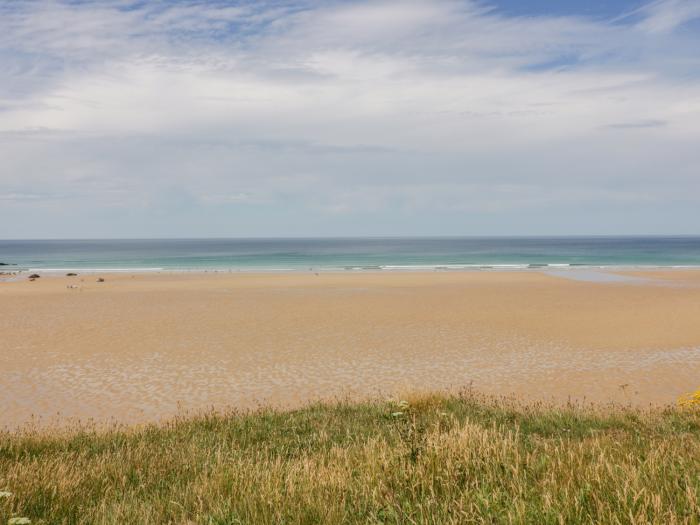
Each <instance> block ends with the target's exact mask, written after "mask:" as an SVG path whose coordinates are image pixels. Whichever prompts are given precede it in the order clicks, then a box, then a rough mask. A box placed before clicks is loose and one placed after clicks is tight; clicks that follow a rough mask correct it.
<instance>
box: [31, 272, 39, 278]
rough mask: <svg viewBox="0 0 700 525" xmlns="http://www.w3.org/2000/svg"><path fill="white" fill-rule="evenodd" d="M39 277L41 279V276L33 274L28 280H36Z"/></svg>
mask: <svg viewBox="0 0 700 525" xmlns="http://www.w3.org/2000/svg"><path fill="white" fill-rule="evenodd" d="M39 277H41V275H39V274H38V273H33V274H31V275H30V276H29V278H30V279H38V278H39Z"/></svg>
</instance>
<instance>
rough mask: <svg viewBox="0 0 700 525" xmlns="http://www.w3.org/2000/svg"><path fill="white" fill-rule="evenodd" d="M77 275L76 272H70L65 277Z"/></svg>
mask: <svg viewBox="0 0 700 525" xmlns="http://www.w3.org/2000/svg"><path fill="white" fill-rule="evenodd" d="M77 276H78V274H77V273H72V272H71V273H67V274H66V277H77Z"/></svg>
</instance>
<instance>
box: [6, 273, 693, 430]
mask: <svg viewBox="0 0 700 525" xmlns="http://www.w3.org/2000/svg"><path fill="white" fill-rule="evenodd" d="M624 275H627V276H633V277H639V278H640V279H634V280H631V281H622V282H615V281H612V282H600V283H597V282H586V281H579V280H573V279H569V278H566V277H561V276H558V275H547V274H545V273H540V272H535V271H525V272H444V273H441V272H432V273H429V272H426V273H403V272H385V273H364V272H358V273H351V272H346V273H325V274H324V273H322V274H320V275H315V274H314V273H288V274H245V273H190V274H186V273H181V274H157V273H151V274H136V275H131V274H106V275H102V276H101V277H103V278H104V280H105V281H104V282H97V278H98V276H97V275H80V276H78V277H42V278H40V279H37V280H36V281H34V282H30V281H28V280H26V278H25V279H21V280H18V281H16V282H2V283H0V304H2V317H0V329H1V330H2V339H1V342H0V346H1V347H2V351H1V352H0V406H2V413H1V414H0V426H2V427H10V428H13V427H16V426H18V425H22V424H25V423H27V422H29V421H32V420H34V421H37V418H38V420H39V421H41V422H42V423H48V422H53V421H56V420H61V421H67V420H69V419H72V418H79V419H82V420H85V419H90V418H94V419H96V420H98V421H107V420H116V421H120V422H128V423H132V422H143V421H155V420H159V419H161V418H164V417H168V416H172V415H173V414H176V413H178V412H180V411H183V410H184V411H191V410H201V409H207V408H212V407H213V408H226V407H231V406H233V407H239V408H242V409H247V408H251V407H255V406H258V405H260V404H272V405H276V406H285V407H292V406H298V405H300V404H303V403H305V402H308V401H311V400H318V399H329V398H335V397H345V396H350V397H353V398H363V397H367V396H377V395H379V396H390V395H395V394H397V393H401V392H405V391H415V390H418V391H424V390H459V389H462V388H467V387H471V388H474V389H476V390H478V391H481V392H485V393H489V394H504V395H511V394H513V395H516V396H521V397H523V398H526V399H542V400H546V401H557V402H565V401H567V400H569V399H572V400H579V401H583V400H587V401H597V402H608V401H613V402H620V403H632V404H635V405H646V404H650V403H651V404H665V403H674V402H675V400H676V399H677V397H678V396H679V395H681V394H683V393H685V392H687V391H689V390H693V389H695V388H697V387H698V386H700V322H698V320H699V319H700V271H695V270H676V271H671V270H668V271H661V270H656V271H649V272H624Z"/></svg>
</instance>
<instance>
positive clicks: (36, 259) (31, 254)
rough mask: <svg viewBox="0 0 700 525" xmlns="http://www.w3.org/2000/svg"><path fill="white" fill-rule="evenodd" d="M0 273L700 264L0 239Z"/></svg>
mask: <svg viewBox="0 0 700 525" xmlns="http://www.w3.org/2000/svg"><path fill="white" fill-rule="evenodd" d="M0 263H3V265H2V266H0V271H6V272H7V271H17V270H24V271H32V270H35V271H39V270H42V271H57V272H58V271H68V270H83V271H87V270H94V271H107V270H108V271H169V270H234V271H308V270H314V271H362V270H382V271H392V270H393V271H400V270H444V271H449V270H470V269H486V270H488V269H494V270H498V269H501V270H507V269H522V268H549V269H560V268H567V267H618V266H619V267H684V266H688V267H700V237H691V236H685V237H517V238H516V237H513V238H507V237H490V238H486V237H449V238H448V237H440V238H437V237H433V238H323V239H320V238H318V239H312V238H309V239H110V240H6V241H2V240H0Z"/></svg>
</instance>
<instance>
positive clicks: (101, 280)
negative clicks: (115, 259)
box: [97, 277, 105, 283]
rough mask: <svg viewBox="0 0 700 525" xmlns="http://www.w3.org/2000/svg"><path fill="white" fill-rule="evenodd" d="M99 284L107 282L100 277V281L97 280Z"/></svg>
mask: <svg viewBox="0 0 700 525" xmlns="http://www.w3.org/2000/svg"><path fill="white" fill-rule="evenodd" d="M97 282H98V283H103V282H105V280H104V279H103V278H102V277H100V278H99V279H97Z"/></svg>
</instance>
